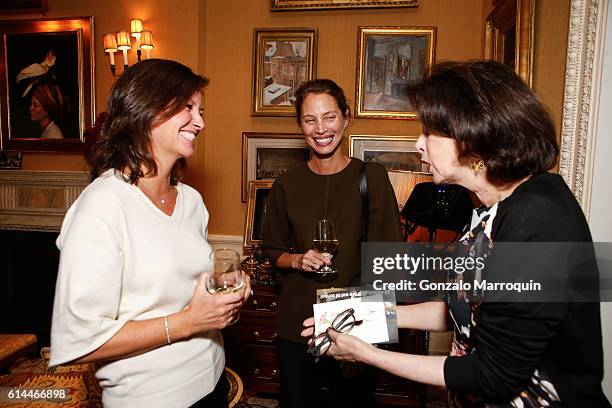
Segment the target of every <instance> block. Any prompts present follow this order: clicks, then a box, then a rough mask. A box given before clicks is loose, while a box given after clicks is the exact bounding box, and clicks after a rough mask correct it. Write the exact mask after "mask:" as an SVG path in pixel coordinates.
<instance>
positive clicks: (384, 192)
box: [366, 163, 402, 242]
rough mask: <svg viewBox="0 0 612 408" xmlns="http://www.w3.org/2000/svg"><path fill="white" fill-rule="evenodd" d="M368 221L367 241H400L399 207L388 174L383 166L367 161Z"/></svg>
mask: <svg viewBox="0 0 612 408" xmlns="http://www.w3.org/2000/svg"><path fill="white" fill-rule="evenodd" d="M366 177H367V182H368V201H369V222H368V241H370V242H401V241H402V231H401V225H400V217H399V208H398V205H397V199H396V198H395V193H394V192H393V187H392V186H391V182H390V181H389V176H388V175H387V171H386V170H385V168H384V167H382V166H381V165H379V164H377V163H368V166H367V172H366Z"/></svg>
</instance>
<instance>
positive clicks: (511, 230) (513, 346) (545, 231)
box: [444, 208, 568, 402]
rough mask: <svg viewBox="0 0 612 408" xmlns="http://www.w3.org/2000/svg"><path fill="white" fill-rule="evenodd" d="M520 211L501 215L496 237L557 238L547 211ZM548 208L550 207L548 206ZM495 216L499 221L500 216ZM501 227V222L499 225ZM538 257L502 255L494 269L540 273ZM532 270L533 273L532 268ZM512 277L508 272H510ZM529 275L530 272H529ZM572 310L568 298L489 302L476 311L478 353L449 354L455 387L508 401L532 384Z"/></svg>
mask: <svg viewBox="0 0 612 408" xmlns="http://www.w3.org/2000/svg"><path fill="white" fill-rule="evenodd" d="M521 210H523V209H520V210H519V211H516V212H513V213H512V214H511V215H510V214H508V216H507V217H504V216H503V215H501V214H498V217H499V216H500V215H501V217H500V218H501V221H502V223H503V228H502V226H501V224H499V223H498V225H500V226H499V229H498V230H497V231H499V233H498V234H496V235H494V238H497V239H495V241H496V242H502V241H503V242H551V241H555V240H556V239H551V234H553V235H554V234H555V231H554V228H552V227H551V223H550V220H551V218H553V219H554V217H550V216H547V215H546V214H543V213H542V212H543V210H542V209H541V208H540V209H534V210H535V211H534V212H531V211H528V210H527V211H521ZM544 211H545V210H544ZM495 221H498V220H497V219H496V220H495ZM493 231H494V234H495V231H496V228H495V224H494V228H493ZM537 265H538V262H533V260H530V259H520V258H519V257H514V258H511V257H506V258H504V259H497V260H496V261H495V263H494V264H493V265H490V264H489V263H488V264H487V272H486V273H487V274H489V273H497V272H496V271H495V270H491V269H490V268H493V269H495V268H506V269H505V270H506V271H512V270H514V271H520V273H521V274H526V275H528V274H530V273H531V272H533V273H534V274H535V273H536V272H537V271H535V270H534V268H537V267H538V266H537ZM530 271H531V272H530ZM506 276H507V275H506ZM523 276H525V275H523ZM567 311H568V305H567V304H566V303H544V302H542V303H526V302H524V303H520V302H512V303H508V302H506V303H501V302H499V303H494V302H483V303H481V304H480V307H479V309H478V310H477V312H476V315H475V320H476V323H477V324H476V327H474V328H473V333H472V334H471V335H472V339H473V342H474V343H473V344H474V350H475V351H474V352H473V353H472V354H470V355H467V356H460V357H449V358H447V360H446V362H445V364H444V377H445V382H446V386H447V388H448V389H449V390H451V391H455V392H459V393H472V394H475V395H479V396H481V397H482V398H484V400H485V401H491V402H496V401H508V400H509V399H511V398H513V397H515V396H516V395H517V393H518V392H520V390H521V389H524V388H525V386H526V385H527V384H529V381H530V378H531V376H532V375H533V373H534V371H535V370H536V369H537V368H539V367H540V364H541V362H542V360H543V357H544V355H545V353H546V351H547V348H548V346H549V344H550V342H551V339H552V338H553V337H554V336H555V335H556V334H557V333H558V331H559V327H560V326H561V324H562V323H563V322H564V320H565V318H566V315H567Z"/></svg>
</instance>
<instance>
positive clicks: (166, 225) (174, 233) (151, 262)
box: [50, 170, 225, 408]
mask: <svg viewBox="0 0 612 408" xmlns="http://www.w3.org/2000/svg"><path fill="white" fill-rule="evenodd" d="M177 190H178V196H177V200H176V206H175V209H174V213H173V214H172V216H171V217H169V216H167V215H166V214H164V213H163V212H162V211H160V210H159V209H158V208H157V207H155V205H154V204H153V203H152V202H151V201H150V200H149V199H148V198H147V197H146V196H145V195H144V194H143V193H142V192H141V191H140V189H138V188H137V187H136V186H134V185H131V184H129V183H127V182H125V181H123V179H122V177H121V175H120V174H115V172H114V171H113V170H109V171H107V172H105V173H104V174H102V175H101V176H100V177H98V178H97V179H96V180H94V181H93V182H92V183H91V184H90V185H89V186H88V187H87V188H86V189H85V190H84V191H83V193H82V194H81V195H80V197H79V198H78V199H77V201H76V202H75V203H74V204H73V205H72V206H71V207H70V209H69V210H68V213H67V214H66V218H65V219H64V223H63V225H62V230H61V233H60V236H59V238H58V240H57V245H58V247H59V248H60V251H61V256H60V266H59V273H58V277H57V285H56V288H55V303H54V305H53V321H52V327H51V361H50V365H58V364H63V363H66V362H69V361H72V360H74V359H77V358H79V357H82V356H84V355H86V354H89V353H91V352H92V351H94V350H96V349H98V348H99V347H100V346H102V345H103V344H104V343H106V342H107V341H108V340H109V339H110V338H111V337H112V336H113V335H114V334H115V333H117V331H119V329H120V328H121V327H122V326H123V325H124V324H125V323H126V322H128V321H130V320H145V319H151V318H156V317H160V316H164V315H168V314H170V313H175V312H177V311H180V310H182V309H183V308H184V307H185V306H186V305H187V304H188V303H189V301H190V300H191V297H192V296H193V291H194V289H195V286H196V282H197V279H198V277H199V276H200V274H201V273H202V272H204V271H206V270H207V269H209V267H210V261H209V254H210V253H211V247H210V245H209V244H208V241H207V225H208V211H207V210H206V208H205V206H204V203H203V202H202V197H201V196H200V194H199V193H198V192H197V191H196V190H194V189H193V188H191V187H189V186H187V185H185V184H180V183H179V185H178V186H177ZM159 330H160V332H162V333H164V326H163V324H160V327H159ZM224 365H225V356H224V354H223V339H222V337H221V334H220V332H219V331H216V330H215V331H212V332H207V333H204V334H202V335H201V336H199V337H195V338H191V339H189V340H186V341H178V342H176V343H173V344H171V345H169V346H163V347H159V348H157V349H154V350H152V351H149V352H147V353H144V354H140V355H138V356H134V357H130V358H124V359H120V360H116V361H112V362H106V363H102V364H99V365H98V366H97V371H96V378H97V379H98V380H99V382H100V385H101V386H102V388H103V393H102V402H103V404H104V406H105V407H107V408H113V407H121V408H124V407H130V408H131V407H135V408H139V407H143V408H154V407H164V408H166V407H188V406H190V405H191V404H193V403H194V402H196V401H197V400H199V399H200V398H202V397H204V396H205V395H207V394H209V393H210V392H211V391H212V390H213V389H214V386H215V384H216V382H217V380H218V379H219V377H220V375H221V373H222V372H223V367H224Z"/></svg>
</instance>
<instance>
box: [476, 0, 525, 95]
mask: <svg viewBox="0 0 612 408" xmlns="http://www.w3.org/2000/svg"><path fill="white" fill-rule="evenodd" d="M535 2H536V0H502V1H499V2H498V3H496V4H495V8H494V9H493V11H491V13H490V14H489V15H488V16H487V20H486V24H485V25H486V27H485V50H484V54H485V59H492V60H495V61H498V62H501V63H508V61H507V55H506V54H505V47H504V46H505V42H506V40H507V38H508V36H509V35H510V34H512V33H511V32H510V31H512V30H513V31H514V35H515V44H514V61H513V64H514V69H515V71H516V73H517V74H518V75H519V76H520V77H521V78H523V81H525V82H526V83H527V84H528V85H529V87H532V84H533V52H534V35H535V34H534V31H535Z"/></svg>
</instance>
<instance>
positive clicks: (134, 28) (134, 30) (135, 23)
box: [130, 18, 142, 62]
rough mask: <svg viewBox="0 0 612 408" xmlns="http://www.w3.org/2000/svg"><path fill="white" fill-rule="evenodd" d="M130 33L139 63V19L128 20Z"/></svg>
mask: <svg viewBox="0 0 612 408" xmlns="http://www.w3.org/2000/svg"><path fill="white" fill-rule="evenodd" d="M130 31H131V35H132V37H134V38H136V54H137V55H138V61H139V62H140V56H141V55H142V51H140V33H141V32H142V20H141V19H139V18H133V19H131V20H130Z"/></svg>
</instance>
